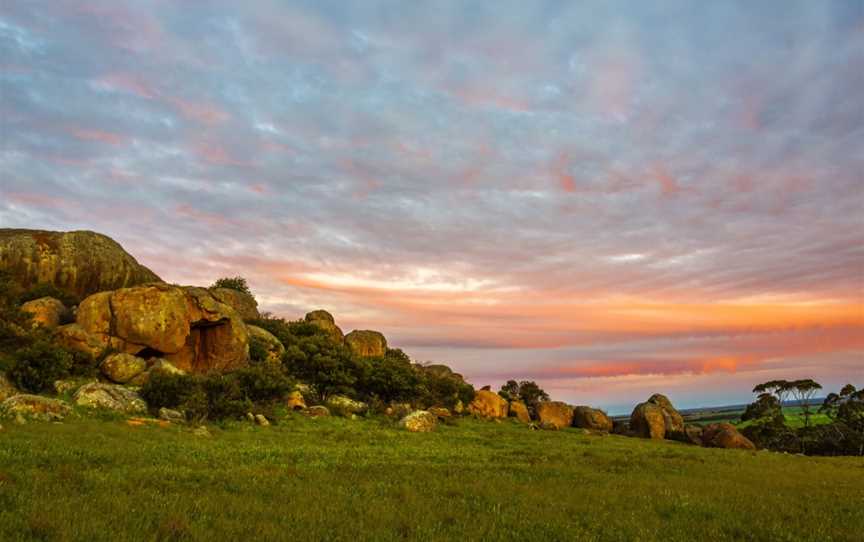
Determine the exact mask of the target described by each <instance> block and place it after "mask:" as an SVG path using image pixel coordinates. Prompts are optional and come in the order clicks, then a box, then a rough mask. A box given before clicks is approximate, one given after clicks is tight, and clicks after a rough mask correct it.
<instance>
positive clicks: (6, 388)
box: [0, 373, 20, 403]
mask: <svg viewBox="0 0 864 542" xmlns="http://www.w3.org/2000/svg"><path fill="white" fill-rule="evenodd" d="M19 393H20V392H19V391H18V389H17V388H16V387H15V386H14V385H13V384H12V382H11V381H10V380H9V379H8V378H6V375H5V374H4V373H0V403H2V402H3V401H5V400H6V399H8V398H10V397H12V396H13V395H18V394H19Z"/></svg>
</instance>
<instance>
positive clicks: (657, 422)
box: [630, 402, 666, 439]
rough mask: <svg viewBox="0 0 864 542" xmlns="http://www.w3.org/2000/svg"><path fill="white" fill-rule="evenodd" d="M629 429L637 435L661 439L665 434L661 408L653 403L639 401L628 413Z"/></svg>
mask: <svg viewBox="0 0 864 542" xmlns="http://www.w3.org/2000/svg"><path fill="white" fill-rule="evenodd" d="M630 430H631V431H632V432H633V434H634V435H636V436H637V437H642V438H652V439H663V438H664V437H665V436H666V417H665V416H664V415H663V409H662V408H660V407H659V406H657V405H656V404H654V403H648V402H645V403H639V404H638V405H636V408H634V409H633V413H632V414H630Z"/></svg>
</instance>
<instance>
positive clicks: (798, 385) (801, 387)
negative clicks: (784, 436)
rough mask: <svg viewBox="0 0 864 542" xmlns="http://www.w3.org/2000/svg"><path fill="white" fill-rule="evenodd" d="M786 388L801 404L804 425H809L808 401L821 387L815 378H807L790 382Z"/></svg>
mask: <svg viewBox="0 0 864 542" xmlns="http://www.w3.org/2000/svg"><path fill="white" fill-rule="evenodd" d="M788 389H789V392H790V393H791V394H792V395H793V396H794V397H795V399H797V400H798V402H799V403H800V404H801V410H803V411H804V427H810V401H811V400H812V399H813V397H814V396H815V395H816V393H817V392H818V391H819V390H821V389H822V386H821V385H820V384H819V383H818V382H816V381H815V380H811V379H809V378H808V379H806V380H795V381H794V382H790V383H789V385H788Z"/></svg>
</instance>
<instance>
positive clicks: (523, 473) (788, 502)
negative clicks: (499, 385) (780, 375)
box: [0, 416, 864, 542]
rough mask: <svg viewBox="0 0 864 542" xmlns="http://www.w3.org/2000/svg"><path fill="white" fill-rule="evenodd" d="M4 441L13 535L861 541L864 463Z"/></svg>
mask: <svg viewBox="0 0 864 542" xmlns="http://www.w3.org/2000/svg"><path fill="white" fill-rule="evenodd" d="M5 425H7V427H6V428H5V429H4V430H3V431H0V540H4V541H7V542H12V541H18V540H81V541H101V540H105V541H109V540H110V541H124V540H202V541H207V542H213V541H217V540H292V541H293V540H304V541H313V540H328V541H341V540H346V541H351V542H358V541H362V540H375V541H388V540H484V541H485V540H523V541H524V540H536V541H544V542H545V541H556V540H562V541H563V540H568V541H570V540H621V541H631V540H664V541H675V540H681V541H689V540H694V539H701V540H711V541H715V540H757V541H762V540H765V541H768V540H779V541H787V540H788V541H802V540H803V541H807V540H812V541H820V542H824V541H832V540H833V541H853V540H855V541H858V540H861V533H862V532H864V506H862V504H864V460H862V459H860V458H818V457H803V456H790V455H783V454H774V453H770V452H744V451H738V450H717V449H704V448H698V447H692V446H686V445H683V444H679V443H675V442H651V441H646V440H640V439H632V438H626V437H619V436H603V437H600V436H589V435H584V434H582V433H581V432H580V431H579V430H566V431H560V432H545V431H528V430H527V429H526V428H525V427H524V426H518V425H515V424H512V423H510V422H507V423H500V424H499V423H487V422H479V421H473V420H461V421H460V422H459V423H458V425H457V426H441V427H439V429H438V431H437V432H435V433H432V434H412V433H407V432H404V431H401V430H398V429H396V428H395V427H393V426H392V424H391V423H390V422H387V421H384V420H375V419H373V420H361V421H350V420H344V419H315V420H313V419H306V418H302V417H299V416H298V417H293V418H289V419H287V420H285V421H283V422H282V423H281V424H279V425H278V426H274V427H270V428H258V427H253V426H250V425H244V424H239V423H238V424H230V425H228V426H225V427H224V428H219V427H211V432H212V433H213V437H212V438H209V439H208V438H204V437H197V436H194V435H192V434H191V433H189V431H188V430H186V429H181V428H179V427H168V428H159V427H138V428H133V427H129V426H127V425H126V424H125V423H124V422H123V421H118V420H113V421H112V420H94V419H83V420H78V421H73V422H67V423H64V424H36V423H31V424H28V425H25V426H11V427H10V426H9V424H5Z"/></svg>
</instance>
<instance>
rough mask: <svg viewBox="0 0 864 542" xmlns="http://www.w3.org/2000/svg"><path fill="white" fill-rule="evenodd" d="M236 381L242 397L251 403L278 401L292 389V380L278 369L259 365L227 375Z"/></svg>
mask: <svg viewBox="0 0 864 542" xmlns="http://www.w3.org/2000/svg"><path fill="white" fill-rule="evenodd" d="M229 376H230V377H231V378H232V379H234V380H236V381H237V384H238V386H239V387H240V391H241V393H242V394H243V396H244V397H245V398H246V399H248V400H250V401H252V402H253V403H259V404H260V403H266V402H272V401H278V400H280V399H282V398H283V397H285V395H287V394H288V393H289V392H291V390H293V389H294V384H295V382H294V380H293V379H292V378H291V377H289V376H288V375H286V374H285V373H284V372H283V371H282V370H281V369H280V368H279V367H273V366H272V365H259V366H254V367H247V368H245V369H240V370H238V371H235V372H233V373H231V374H230V375H229Z"/></svg>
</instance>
